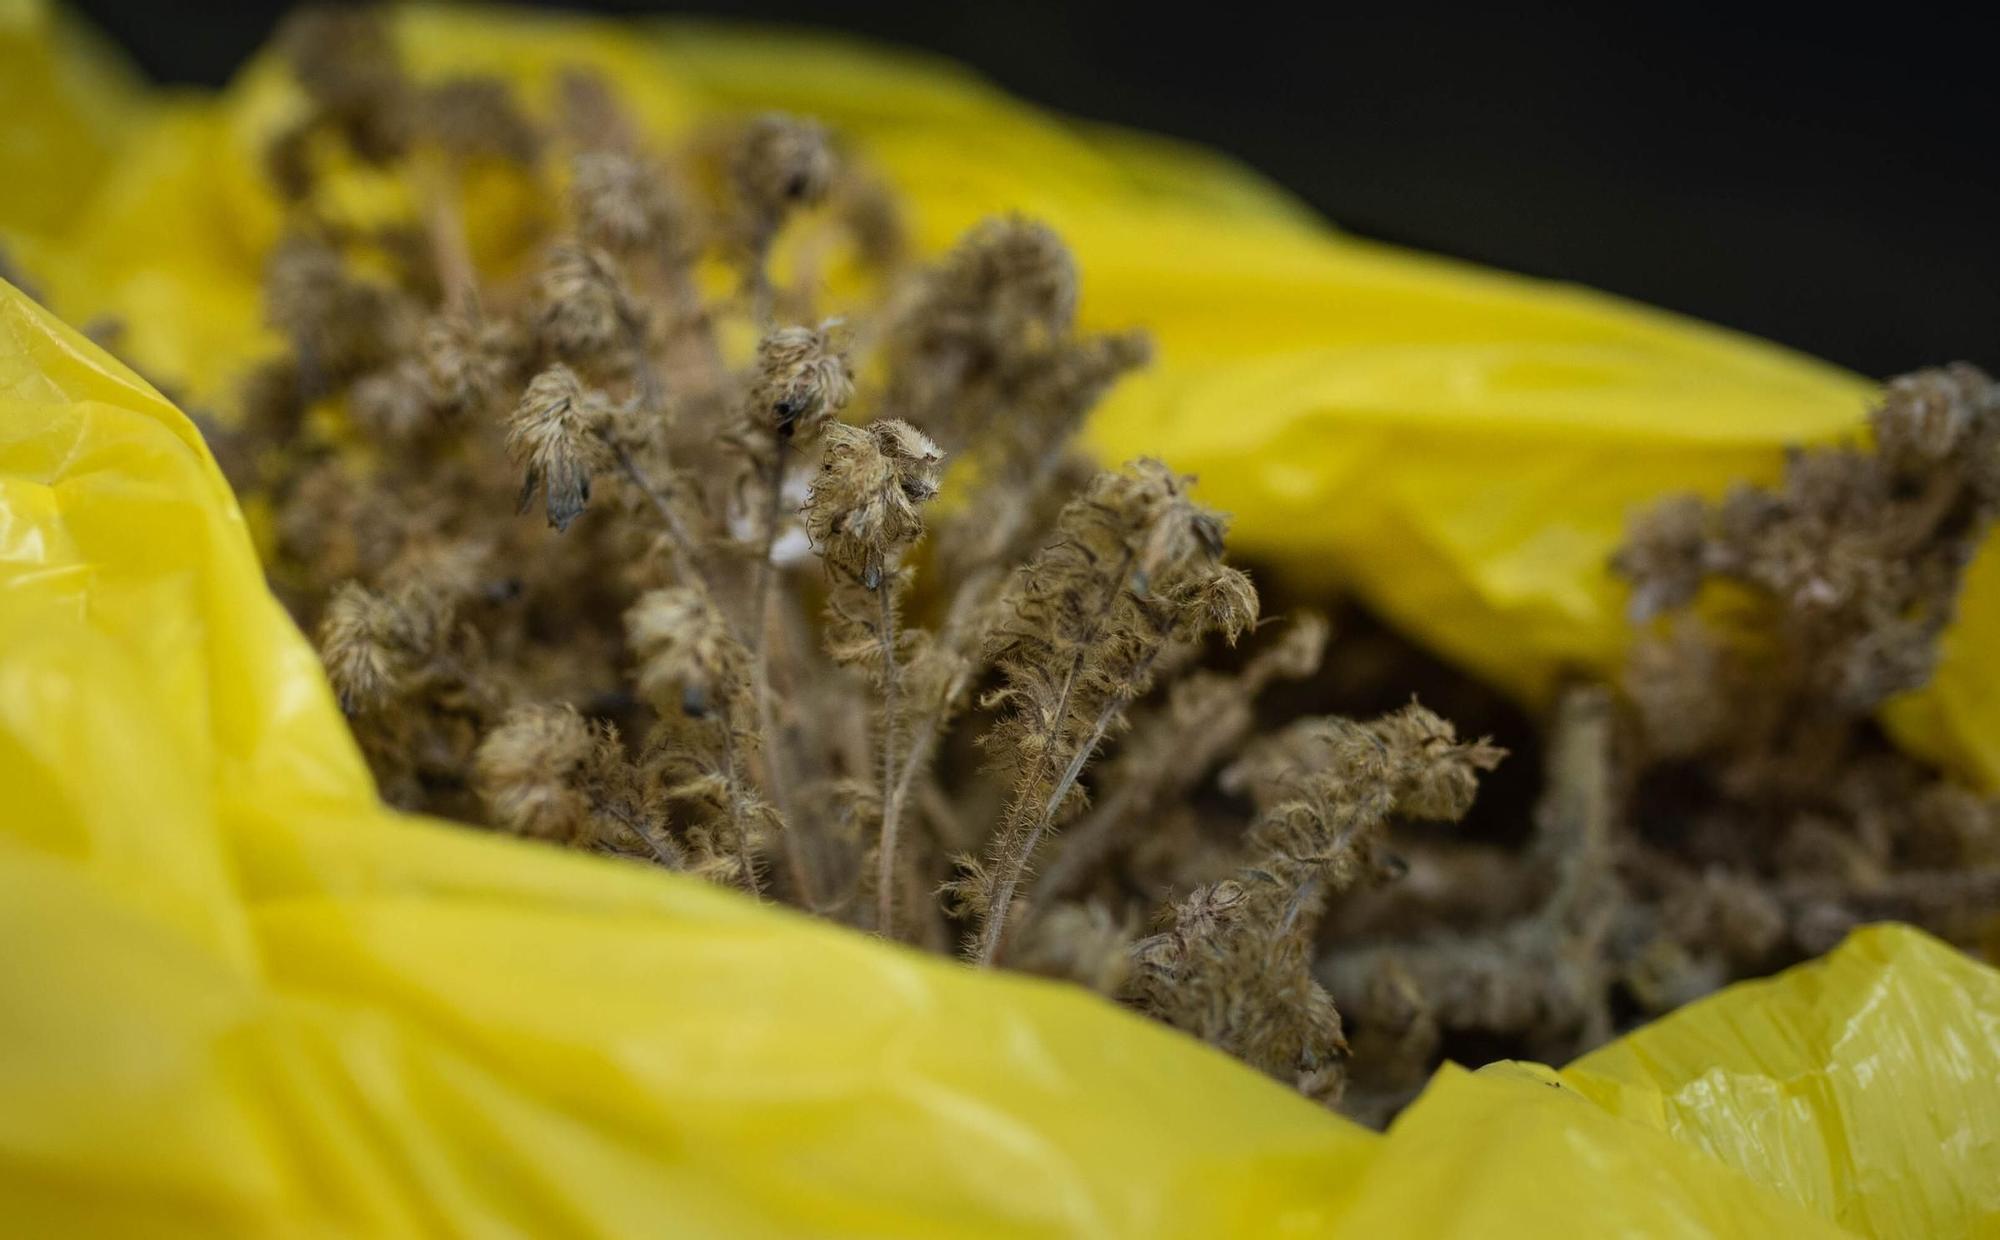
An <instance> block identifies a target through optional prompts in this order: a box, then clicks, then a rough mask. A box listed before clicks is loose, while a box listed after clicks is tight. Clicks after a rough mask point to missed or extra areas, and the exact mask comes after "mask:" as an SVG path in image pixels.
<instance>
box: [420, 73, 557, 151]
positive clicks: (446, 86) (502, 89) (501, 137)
mask: <svg viewBox="0 0 2000 1240" xmlns="http://www.w3.org/2000/svg"><path fill="white" fill-rule="evenodd" d="M418 107H419V118H420V119H419V123H420V125H421V126H422V129H423V133H424V136H425V137H427V138H429V139H430V140H431V141H432V142H435V143H437V144H438V146H440V147H442V148H443V149H444V150H446V151H448V152H450V153H451V154H452V155H455V156H457V157H458V158H460V159H497V160H504V161H506V162H508V163H515V164H532V163H534V162H535V160H536V158H537V157H538V156H539V155H540V154H541V149H542V137H541V133H540V131H539V130H537V129H536V128H535V126H534V123H533V122H531V121H530V120H529V119H528V118H527V117H526V116H525V115H523V114H522V112H521V108H520V105H519V104H518V103H517V102H516V101H515V99H514V91H513V88H512V87H510V86H509V85H508V84H507V83H506V82H505V81H503V80H502V79H500V78H497V77H485V76H472V77H457V78H452V79H449V80H448V81H444V82H440V83H438V84H437V85H435V86H432V87H429V88H428V89H426V90H425V91H424V93H423V96H422V98H421V99H420V100H419V103H418Z"/></svg>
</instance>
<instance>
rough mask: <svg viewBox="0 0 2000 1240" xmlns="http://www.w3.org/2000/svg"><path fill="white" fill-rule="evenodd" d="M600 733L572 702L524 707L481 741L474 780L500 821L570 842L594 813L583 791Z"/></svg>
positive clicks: (519, 832)
mask: <svg viewBox="0 0 2000 1240" xmlns="http://www.w3.org/2000/svg"><path fill="white" fill-rule="evenodd" d="M595 747H596V738H594V737H593V736H592V735H591V730H590V726H589V725H588V724H586V723H585V722H584V720H583V718H582V716H580V715H578V714H577V713H576V711H575V710H573V709H572V708H570V707H568V706H521V707H516V708H515V709H514V710H512V711H509V712H508V714H507V717H506V719H505V720H503V721H502V722H501V724H500V726H499V727H497V728H495V729H494V730H493V731H491V732H489V733H487V735H486V737H485V739H483V740H482V741H480V743H479V750H478V753H477V754H476V756H475V758H474V765H473V773H474V783H475V786H476V787H477V788H478V791H479V796H480V799H481V800H482V801H483V802H484V803H485V805H486V808H487V811H488V812H489V813H491V814H492V815H493V821H494V823H495V824H496V825H498V826H500V827H502V828H504V829H506V830H508V831H512V832H513V833H515V834H516V835H525V836H530V837H532V838H535V839H544V840H557V841H562V842H568V841H571V840H575V839H577V838H579V837H581V836H582V835H583V834H584V832H585V830H586V828H587V825H588V822H589V818H590V798H589V797H588V796H587V795H586V794H585V793H584V791H583V790H582V783H583V780H584V778H585V774H586V770H587V767H588V765H589V763H590V759H591V754H592V752H593V751H594V749H595Z"/></svg>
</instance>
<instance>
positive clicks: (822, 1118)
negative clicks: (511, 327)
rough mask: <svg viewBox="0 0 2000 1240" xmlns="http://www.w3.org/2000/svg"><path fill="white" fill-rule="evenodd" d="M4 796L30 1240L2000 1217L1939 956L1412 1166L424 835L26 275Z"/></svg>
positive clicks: (1007, 1017) (1202, 1230) (934, 972)
mask: <svg viewBox="0 0 2000 1240" xmlns="http://www.w3.org/2000/svg"><path fill="white" fill-rule="evenodd" d="M0 790H4V798H5V799H4V813H0V941H5V942H6V943H8V944H9V949H8V950H7V951H6V952H4V953H0V1224H4V1226H5V1229H6V1230H8V1231H10V1232H13V1233H17V1234H23V1235H64V1236H71V1235H86V1234H94V1235H119V1236H123V1235H137V1234H146V1235H179V1234H186V1235H202V1236H212V1235H218V1234H259V1235H264V1234H295V1233H329V1232H330V1233H336V1234H360V1235H395V1234H423V1233H457V1234H497V1233H506V1234H533V1235H631V1234H654V1233H668V1234H675V1235H727V1236H755V1235H807V1234H809V1235H816V1236H844V1235H852V1236H897V1235H909V1236H931V1235H939V1234H962V1235H1031V1234H1070V1235H1093V1236H1174V1235H1187V1236H1213V1235H1300V1236H1306V1235H1330V1234H1337V1233H1342V1234H1373V1235H1382V1236H1397V1237H1403V1236H1409V1237H1417V1236H1474V1235H1477V1236H1524V1237H1525V1236H1540V1235H1546V1234H1548V1233H1549V1231H1550V1230H1551V1229H1553V1228H1555V1227H1557V1226H1562V1227H1567V1228H1572V1229H1574V1228H1583V1229H1585V1231H1584V1234H1610V1233H1622V1234H1645V1235H1672V1234H1686V1235H1690V1236H1694V1235H1701V1236H1744V1237H1763V1236H1769V1235H1773V1234H1784V1235H1788V1236H1795V1237H1806V1236H1815V1235H1829V1236H1830V1235H1839V1234H1848V1233H1849V1232H1859V1233H1862V1234H1877V1235H1898V1234H1919V1233H1920V1234H1927V1235H1956V1234H1966V1235H1969V1234H1977V1233H1979V1232H1981V1231H1987V1230H1990V1229H1991V1228H1992V1227H1993V1226H1995V1225H1996V1224H2000V1120H1996V1117H2000V974H1996V973H1995V972H1994V971H1993V970H1991V969H1989V968H1986V967H1985V966H1982V965H1978V964H1974V963H1972V962H1970V961H1969V960H1967V959H1966V958H1964V957H1962V956H1960V955H1958V954H1957V953H1955V952H1953V951H1951V950H1950V949H1949V948H1946V947H1944V946H1943V945H1941V944H1938V943H1936V942H1934V941H1932V940H1930V939H1927V938H1925V937H1924V936H1922V935H1921V934H1919V933H1917V932H1916V931H1913V930H1908V929H1901V928H1895V927H1878V928H1873V929H1868V930H1864V931H1861V932H1859V933H1858V934H1856V935H1855V936H1854V937H1853V938H1852V939H1850V941H1849V942H1848V943H1847V944H1846V945H1845V946H1844V947H1842V948H1841V949H1840V950H1839V951H1837V952H1836V953H1835V954H1834V955H1833V956H1832V957H1831V958H1830V959H1828V960H1826V961H1824V962H1821V963H1818V964H1814V965H1811V966H1807V967H1805V968H1802V969H1799V970H1795V971H1793V972H1791V973H1788V974H1786V975H1783V976H1781V977H1779V978H1777V979H1774V980H1771V981H1768V982H1763V983H1758V984H1756V985H1751V986H1742V987H1737V988H1735V989H1732V990H1730V991H1727V992H1724V993H1723V994H1721V995H1719V996H1717V997H1715V998H1712V999H1710V1000H1708V1001H1706V1002H1703V1003H1700V1004H1697V1005H1694V1006H1692V1007H1690V1008H1686V1009H1683V1010H1682V1011H1681V1012H1679V1013H1677V1014H1676V1015H1674V1016H1672V1017H1670V1018H1669V1019H1667V1020H1665V1021H1663V1022H1661V1023H1660V1024H1658V1025H1655V1026H1653V1027H1651V1028H1648V1029H1645V1030H1642V1031H1640V1032H1639V1033H1637V1034H1634V1035H1633V1036H1631V1037H1629V1038H1627V1039H1625V1040H1624V1041H1622V1042H1620V1043H1617V1044H1614V1045H1613V1046H1611V1047H1609V1048H1606V1049H1605V1050H1603V1051H1600V1052H1598V1053H1597V1054H1595V1055H1592V1056H1590V1057H1588V1058H1586V1059H1584V1060H1582V1061H1581V1062H1579V1063H1578V1064H1576V1065H1574V1066H1573V1067H1572V1068H1570V1069H1569V1070H1567V1071H1565V1072H1562V1073H1553V1072H1551V1071H1550V1070H1548V1069H1545V1068H1539V1067H1535V1066H1531V1065H1500V1066H1498V1067H1494V1068H1489V1069H1487V1070H1484V1071H1481V1072H1479V1073H1466V1072H1463V1071H1460V1070H1458V1069H1447V1070H1446V1071H1444V1072H1442V1073H1441V1074H1440V1075H1439V1076H1438V1077H1437V1079H1436V1080H1434V1081H1433V1082H1432V1084H1431V1086H1430V1088H1429V1090H1428V1091H1427V1092H1426V1093H1425V1094H1424V1096H1423V1098H1422V1099H1421V1100H1420V1101H1419V1102H1418V1103H1417V1104H1416V1105H1415V1106H1413V1107H1412V1108H1411V1109H1410V1110H1409V1111H1408V1112H1407V1113H1406V1114H1405V1116H1404V1117H1403V1118H1402V1120H1401V1121H1400V1122H1399V1123H1398V1124H1397V1125H1396V1127H1395V1128H1394V1129H1393V1130H1392V1131H1391V1132H1390V1133H1389V1134H1388V1135H1387V1136H1386V1137H1383V1136H1377V1135H1375V1134H1373V1133H1370V1132H1367V1131H1365V1130H1363V1129H1360V1128H1358V1127H1356V1126H1354V1125H1352V1124H1350V1123H1349V1122H1347V1121H1345V1120H1343V1119H1341V1118H1339V1117H1337V1116H1334V1115H1332V1114H1330V1113H1328V1112H1325V1111H1323V1110H1320V1109H1318V1108H1316V1107H1314V1106H1312V1105H1310V1104H1308V1103H1306V1102H1304V1101H1303V1100H1301V1099H1300V1098H1298V1097H1297V1096H1296V1095H1294V1094H1292V1093H1291V1092H1290V1091H1288V1090H1285V1089H1283V1088H1281V1087H1280V1086H1278V1085H1276V1084H1274V1083H1272V1082H1270V1081H1268V1080H1266V1079H1265V1078H1263V1077H1261V1076H1259V1075H1257V1074H1255V1073H1253V1072H1251V1071H1250V1070H1248V1069H1246V1068H1243V1067H1241V1066H1240V1065H1238V1064H1236V1063H1235V1062H1233V1061H1231V1060H1229V1059H1226V1058H1225V1057H1223V1056H1221V1055H1219V1054H1217V1053H1215V1052H1214V1051H1212V1050H1210V1049H1208V1048H1207V1047H1205V1046H1203V1045H1201V1044H1199V1043H1196V1042H1194V1041H1193V1040H1191V1039H1188V1038H1185V1037H1183V1036H1181V1035H1179V1034H1177V1033H1174V1032H1172V1031H1169V1030H1167V1029H1164V1028H1162V1027H1159V1026H1156V1025H1153V1024H1150V1023H1149V1022H1146V1021H1143V1020H1141V1019H1139V1018H1137V1017H1135V1016H1132V1015H1130V1014H1128V1013H1126V1012H1124V1011H1122V1010H1120V1009H1118V1008H1117V1007H1115V1006H1113V1005H1111V1004H1108V1003H1104V1002H1102V1001H1100V1000H1098V999H1096V998H1095V997H1093V996H1090V995H1088V994H1086V993H1084V992H1082V991H1080V990H1077V989H1074V988H1071V987H1068V986H1064V985H1058V984H1054V983H1048V982H1041V981H1037V980H1034V979H1029V978H1025V977H1018V976H1010V975H998V974H991V973H981V972H976V971H973V970H971V969H967V968H964V967H961V966H959V965H957V964H954V963H951V962H949V961H945V960H941V959H938V958H935V957H928V956H924V955H921V954H919V953H916V952H913V951H909V950H906V949H903V948H899V947H892V946H889V945H885V944H883V943H880V942H878V941H875V940H872V939H870V938H867V937H865V936H862V935H860V934H857V933H854V932H851V931H848V930H844V929H841V928H838V927H835V926H831V925H828V924H825V923H820V922H815V921H812V920H809V919H807V918H804V917H802V916H800V915H797V914H795V913H791V912H789V911H786V910H782V909H778V908H775V907H771V906H768V905H757V904H753V903H752V902H750V901H749V900H747V899H744V898H742V897H740V896H738V895H734V894H731V893H727V892H723V891H720V890H717V889H713V888H710V887H707V886H705V885H703V884H701V883H699V882H697V881H695V880H692V879H688V878H684V877H682V876H679V875H673V874H668V873H665V872H662V871H659V870H656V869H653V868H650V867H644V866H639V865H636V864H629V863H623V862H618V861H613V860H610V859H605V858H597V857H589V856H581V855H577V854H571V853H565V852H562V851H559V850H556V849H552V848H547V847H542V846H538V845H534V844H530V843H526V842H522V841H518V840H513V839H508V838H503V837H500V836H496V835H491V834H487V833H483V832H476V831H470V830H466V829H464V828H462V827H454V826H450V825H446V824H441V823H433V822H427V821H423V820H419V819H414V818H407V817H403V816H399V815H397V814H395V813H393V812H391V811H389V810H386V809H384V808H383V807H381V806H380V805H379V804H378V803H377V801H376V800H375V796H374V792H373V789H372V786H371V784H370V781H369V778H368V775H367V772H366V769H365V767H364V765H363V763H362V762H361V760H360V758H359V756H358V754H357V753H356V751H355V748H354V746H353V743H352V741H351V739H350V738H349V736H348V733H347V731H346V728H345V726H344V724H343V723H342V721H341V719H340V717H339V714H338V710H337V708H336V706H335V705H334V702H333V700H332V697H331V694H330V692H329V690H328V688H327V685H326V683H325V680H324V678H323V677H322V675H321V674H320V671H319V668H318V664H317V662H316V660H315V658H314V656H313V654H312V652H311V650H310V648H309V647H308V646H307V645H306V643H305V641H304V639H303V638H302V637H301V635H300V634H299V633H298V632H297V630H296V629H295V628H294V627H293V626H292V624H291V621H290V620H289V619H288V618H287V616H286V615H285V614H284V612H283V611H282V610H281V609H280V607H279V606H278V604H277V603H276V602H275V601H274V600H273V599H272V597H271V596H270V594H269V593H268V592H267V591H266V590H265V588H264V585H263V580H262V576H261V573H260V570H259V566H258V564H257V560H256V557H255V553H254V551H253V550H252V547H251V544H250V540H249V537H248V535H247V532H246V530H245V528H244V524H243V519H242V516H241V514H240V512H239V511H238V509H237V506H236V503H235V500H234V498H233V497H232V496H231V494H230V492H229V490H228V488H227V485H226V484H225V483H224V481H223V480H222V478H221V476H220V474H219V473H218V471H217V470H216V468H215V466H214V463H213V462H212V460H211V459H210V458H209V457H208V455H207V453H206V451H205V449H204V448H203V446H202V444H201V441H200V438H199V436H198V434H197V433H196V431H195V430H194V428H193V426H192V425H191V424H190V423H189V422H188V421H187V420H186V419H185V418H184V417H182V416H181V415H180V413H178V412H177V411H176V410H175V409H174V408H173V407H172V406H170V405H169V404H167V403H166V401H165V400H164V399H162V398H161V397H160V396H159V395H158V394H157V393H155V392H154V391H152V390H151V389H150V388H149V387H148V386H147V385H146V384H145V383H144V382H143V381H142V380H140V379H139V378H137V377H136V376H134V375H133V374H131V373H130V372H129V371H127V370H125V369H124V368H123V367H122V366H120V365H119V364H118V363H116V362H114V361H112V360H111V359H109V358H108V357H106V356H104V355H103V354H102V353H100V352H99V351H98V350H97V349H96V348H95V347H94V346H92V345H91V344H89V343H88V342H87V341H85V340H84V339H83V338H82V337H80V336H79V335H77V334H76V333H75V332H74V331H72V330H71V329H70V328H68V327H66V326H64V325H63V324H61V323H60V322H58V321H57V320H55V319H54V318H53V317H52V316H50V315H49V314H48V313H47V312H46V311H44V310H42V309H41V308H40V307H38V306H36V305H34V304H33V303H31V302H29V301H28V300H27V299H26V298H24V297H22V296H21V295H20V294H19V293H18V292H16V291H15V290H13V289H12V288H11V287H8V286H4V285H0Z"/></svg>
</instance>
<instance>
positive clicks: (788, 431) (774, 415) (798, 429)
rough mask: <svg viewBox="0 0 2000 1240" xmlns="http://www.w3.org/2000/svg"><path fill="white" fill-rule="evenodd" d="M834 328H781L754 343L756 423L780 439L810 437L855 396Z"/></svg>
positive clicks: (829, 325)
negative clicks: (837, 344) (769, 429)
mask: <svg viewBox="0 0 2000 1240" xmlns="http://www.w3.org/2000/svg"><path fill="white" fill-rule="evenodd" d="M838 326H839V324H838V323H836V322H827V323H822V324H820V325H819V326H818V327H817V328H813V327H781V328H779V329H777V330H776V331H773V332H770V333H769V334H767V335H766V336H765V337H764V339H763V340H762V341H761V342H759V343H758V345H757V373H756V378H755V380H754V382H753V383H752V385H751V399H752V402H753V405H754V408H755V417H756V420H757V421H758V422H759V423H761V424H762V425H764V426H767V427H769V428H771V429H772V430H773V431H775V432H776V433H777V435H778V437H779V438H781V439H795V438H796V439H809V438H811V437H812V436H813V435H814V434H815V433H816V432H817V431H818V430H819V428H820V427H822V426H824V425H825V424H826V423H827V422H828V421H830V420H831V419H833V418H835V417H837V416H838V415H839V413H840V411H841V410H842V409H844V408H846V407H847V402H848V401H849V400H850V399H851V398H852V397H853V395H854V378H853V376H852V375H851V374H850V373H849V371H848V368H847V354H846V353H845V352H844V351H842V350H841V349H840V348H838V347H837V346H836V345H835V344H834V341H833V333H834V331H835V330H836V329H837V328H838Z"/></svg>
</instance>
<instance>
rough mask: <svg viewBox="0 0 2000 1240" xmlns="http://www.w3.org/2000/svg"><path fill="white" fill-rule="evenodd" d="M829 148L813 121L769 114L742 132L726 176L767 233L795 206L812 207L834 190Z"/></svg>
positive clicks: (832, 157) (832, 159)
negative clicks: (832, 188)
mask: <svg viewBox="0 0 2000 1240" xmlns="http://www.w3.org/2000/svg"><path fill="white" fill-rule="evenodd" d="M834 170H835V161H834V155H833V143H832V140H831V139H830V138H829V137H828V136H827V132H826V130H825V129H824V128H822V127H821V126H820V125H818V124H817V123H815V122H813V121H809V120H802V119H800V118H799V117H795V116H786V115H784V114H782V113H778V112H771V113H767V114H765V115H763V116H760V117H758V118H757V119H756V120H753V121H751V122H750V124H749V125H748V126H746V127H745V128H744V131H743V134H742V137H741V138H740V139H739V140H738V142H737V145H736V149H735V151H734V152H733V154H732V156H731V159H730V165H729V172H730V177H731V179H732V180H733V181H734V182H735V185H736V192H737V194H738V195H739V196H740V197H741V198H742V200H743V203H744V205H745V206H746V207H747V208H748V209H749V210H750V212H751V213H752V215H753V216H754V217H755V218H756V219H757V221H758V226H759V228H760V230H762V231H766V232H768V231H769V230H770V229H772V228H775V226H776V224H777V222H778V221H779V220H782V219H783V218H784V214H785V212H787V211H789V210H791V209H792V208H793V207H796V206H810V205H811V204H813V203H816V202H818V201H819V200H820V199H821V198H824V197H825V196H826V191H827V189H828V187H829V186H831V185H832V184H833V175H834Z"/></svg>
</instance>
